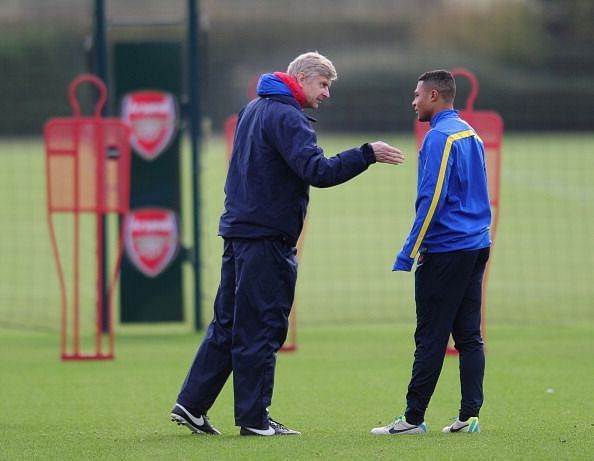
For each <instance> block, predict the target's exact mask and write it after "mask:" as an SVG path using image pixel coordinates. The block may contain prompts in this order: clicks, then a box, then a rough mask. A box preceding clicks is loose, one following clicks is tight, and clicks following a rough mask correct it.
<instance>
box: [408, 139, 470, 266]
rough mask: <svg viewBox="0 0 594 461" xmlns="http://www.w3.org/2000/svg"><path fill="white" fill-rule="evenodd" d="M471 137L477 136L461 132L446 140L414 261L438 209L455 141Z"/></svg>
mask: <svg viewBox="0 0 594 461" xmlns="http://www.w3.org/2000/svg"><path fill="white" fill-rule="evenodd" d="M470 136H476V134H475V132H474V131H473V130H466V131H460V132H459V133H455V134H452V135H450V136H448V139H447V140H446V143H445V146H444V148H443V154H442V155H441V165H440V166H439V174H438V175H437V184H436V185H435V192H434V193H433V198H432V199H431V205H429V211H428V212H427V216H425V220H424V221H423V225H422V226H421V230H420V231H419V235H418V236H417V240H416V241H415V244H414V246H413V249H412V251H411V253H410V257H411V258H413V259H414V257H415V256H416V255H417V253H418V251H419V248H420V246H421V243H422V242H423V240H424V239H425V234H426V233H427V229H428V228H429V223H430V222H431V220H432V219H433V214H434V213H435V208H437V203H438V202H439V197H440V196H441V190H442V189H443V182H444V180H445V174H446V170H447V167H448V159H449V158H450V152H451V150H452V144H453V143H454V141H458V140H460V139H464V138H468V137H470Z"/></svg>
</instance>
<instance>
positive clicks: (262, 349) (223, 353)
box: [177, 239, 297, 428]
mask: <svg viewBox="0 0 594 461" xmlns="http://www.w3.org/2000/svg"><path fill="white" fill-rule="evenodd" d="M296 281H297V259H296V249H295V248H294V247H292V246H289V245H287V244H286V243H285V242H283V241H281V240H256V239H254V240H251V239H225V241H224V251H223V258H222V266H221V283H220V285H219V288H218V292H217V295H216V299H215V303H214V318H213V320H212V322H211V323H210V325H209V327H208V330H207V331H206V334H205V336H204V339H203V341H202V344H201V345H200V347H199V349H198V352H197V353H196V357H195V358H194V361H193V363H192V366H191V367H190V370H189V372H188V375H187V377H186V379H185V381H184V383H183V386H182V389H181V391H180V393H179V396H178V398H177V402H178V403H179V404H181V405H183V406H184V407H186V408H187V409H188V410H190V411H191V412H193V413H195V414H201V413H202V414H206V413H207V411H208V410H209V409H210V407H211V406H212V405H213V403H214V401H215V399H216V398H217V396H218V395H219V393H220V391H221V389H222V388H223V385H224V384H225V382H226V381H227V378H228V377H229V375H230V374H231V372H233V391H234V399H235V424H236V425H237V426H248V427H256V428H259V427H262V428H265V427H268V411H267V408H268V407H269V406H270V404H271V401H272V390H273V386H274V369H275V365H276V352H277V351H278V350H279V349H280V348H281V346H282V345H283V343H284V341H285V339H286V337H287V332H288V317H289V313H290V311H291V306H292V305H293V298H294V293H295V284H296Z"/></svg>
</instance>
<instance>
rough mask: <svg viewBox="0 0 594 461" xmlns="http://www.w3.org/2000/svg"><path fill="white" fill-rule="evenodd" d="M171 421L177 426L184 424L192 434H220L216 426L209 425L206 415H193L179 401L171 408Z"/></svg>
mask: <svg viewBox="0 0 594 461" xmlns="http://www.w3.org/2000/svg"><path fill="white" fill-rule="evenodd" d="M171 421H173V422H174V423H177V425H178V426H182V425H183V426H186V427H187V428H188V429H190V430H191V431H192V432H193V433H194V434H210V435H221V433H220V432H219V430H218V429H217V428H216V427H214V426H211V425H210V422H209V421H208V417H207V416H206V415H198V416H194V415H193V414H192V413H190V412H189V411H188V410H186V409H185V408H184V407H183V406H181V405H180V404H179V403H176V404H175V406H174V407H173V409H172V410H171Z"/></svg>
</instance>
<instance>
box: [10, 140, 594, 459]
mask: <svg viewBox="0 0 594 461" xmlns="http://www.w3.org/2000/svg"><path fill="white" fill-rule="evenodd" d="M376 138H383V139H385V140H386V141H388V142H391V143H394V144H396V145H398V146H400V147H402V148H403V149H404V150H405V151H406V152H407V154H408V161H407V162H406V163H405V164H404V165H402V166H398V167H391V166H388V165H374V166H372V167H371V168H370V171H368V172H366V173H364V174H363V175H361V176H360V177H358V178H356V179H354V180H353V181H351V182H349V183H347V184H344V185H341V186H338V187H336V188H331V189H326V190H319V189H312V192H311V205H310V208H309V220H308V225H307V231H306V235H305V244H304V249H303V253H302V254H301V262H300V273H299V281H298V289H297V313H298V316H297V318H298V346H299V350H298V351H297V352H296V353H294V354H281V355H280V357H279V362H278V373H277V379H276V390H275V397H274V405H273V408H272V412H273V415H274V416H275V417H277V418H278V419H280V420H281V421H283V422H286V423H287V424H290V425H291V426H292V427H295V428H297V429H300V430H302V431H303V436H301V437H297V438H291V439H274V440H269V439H265V440H262V439H249V438H248V439H245V438H240V437H238V436H237V429H236V428H235V427H234V426H233V411H232V395H231V390H230V388H229V387H226V388H225V390H224V391H223V393H222V395H221V396H220V398H219V400H218V401H217V403H216V405H215V406H214V408H213V409H212V411H211V413H210V414H211V417H212V420H213V422H214V423H215V424H216V425H217V426H218V427H219V428H220V429H221V430H222V431H223V432H224V434H225V435H224V436H223V437H220V438H204V437H194V436H191V435H190V434H189V432H188V433H186V431H184V430H183V429H181V428H177V427H176V426H174V425H173V424H171V423H169V422H168V417H167V416H168V411H169V409H170V407H171V405H172V403H173V401H174V399H175V396H176V394H177V392H178V390H179V386H180V385H181V382H182V380H183V377H184V374H185V373H186V371H187V368H188V366H189V364H190V361H191V359H192V357H193V354H194V352H195V348H196V347H197V344H198V342H199V339H200V337H199V335H197V334H190V333H188V331H189V330H190V328H191V325H192V322H191V315H189V320H188V321H187V322H186V324H185V325H182V326H181V327H179V328H176V327H172V326H165V327H164V326H151V327H149V326H137V327H134V328H132V327H130V326H122V325H118V328H117V332H118V339H117V344H116V355H117V358H116V360H115V361H112V362H101V363H96V362H84V363H61V362H60V361H59V360H58V356H59V338H58V334H57V332H58V325H59V305H60V304H59V303H60V301H59V291H58V284H57V277H56V274H55V269H54V262H53V258H52V254H51V248H50V245H49V235H48V230H47V223H46V219H45V195H44V194H45V190H44V163H43V146H42V144H41V142H40V141H39V140H9V141H6V140H5V141H2V143H1V144H0V147H1V150H0V217H1V219H0V233H1V235H2V238H0V254H1V255H2V265H1V266H0V279H1V280H2V283H0V369H1V372H0V415H1V418H0V460H2V461H3V460H11V461H12V460H20V459H23V460H28V459H39V460H42V459H43V460H46V459H48V460H53V459H56V460H69V459H71V460H81V459H90V460H92V459H97V460H105V459H117V460H120V459H142V460H144V459H155V460H157V459H171V458H188V459H207V460H210V459H212V460H221V459H229V460H235V459H241V460H250V459H254V460H267V459H270V460H279V459H291V460H311V459H320V460H327V459H331V460H347V459H357V460H360V459H404V460H405V459H427V460H447V459H456V460H458V459H464V458H467V459H468V458H470V459H481V460H482V459H493V460H500V459H503V460H508V459H518V460H524V459H528V458H530V459H535V460H541V459H550V460H557V459H572V460H573V459H590V458H591V453H592V452H593V451H594V450H593V449H594V446H593V441H594V419H593V417H592V415H593V414H594V406H593V405H594V403H593V402H594V399H593V398H592V396H593V395H594V381H593V379H592V376H594V309H593V307H592V305H593V300H594V284H593V283H592V281H593V280H594V247H593V245H592V235H594V214H593V213H592V209H593V205H594V186H593V185H592V179H591V178H592V177H594V156H593V155H591V153H592V151H593V149H592V146H594V134H591V133H590V134H579V133H565V134H563V133H554V134H542V133H540V134H529V133H528V134H526V133H524V134H514V133H512V134H508V135H506V137H505V140H504V146H503V172H502V198H501V215H500V223H499V230H498V234H497V238H496V245H495V248H494V251H493V256H492V260H491V270H490V273H489V281H488V291H487V346H488V357H487V375H486V380H485V391H486V401H485V406H484V409H483V412H482V414H481V425H482V428H483V433H481V434H480V435H478V436H476V437H475V436H465V435H461V436H460V437H457V436H454V437H448V436H445V435H443V434H440V433H439V429H440V428H441V427H442V426H443V425H445V424H447V423H448V422H449V419H450V418H451V417H454V416H455V415H456V412H457V408H458V403H457V402H458V400H459V397H458V395H459V389H458V382H457V365H456V363H455V359H453V358H448V359H447V363H446V367H445V369H444V372H443V375H442V378H441V380H440V383H439V385H438V388H437V391H436V394H435V396H434V399H433V400H432V403H431V406H430V409H429V411H428V413H427V422H428V424H429V426H430V430H431V432H430V433H429V434H427V435H426V436H423V437H411V438H396V439H394V438H381V437H371V436H370V435H369V434H368V433H367V432H368V431H369V429H370V428H371V427H373V426H375V425H378V424H383V423H387V422H389V420H390V419H391V418H393V417H394V416H396V415H398V414H400V413H402V412H403V409H404V396H405V393H406V386H407V383H408V380H409V377H410V367H411V362H412V353H413V342H412V334H413V329H414V328H413V321H414V301H413V285H412V284H413V277H412V275H411V274H406V273H392V272H391V271H390V267H391V264H392V262H393V258H394V256H395V254H396V252H397V251H398V250H399V249H400V247H401V245H402V242H403V240H404V238H405V237H406V235H407V233H408V231H409V228H410V225H411V223H412V219H413V202H414V194H415V175H416V162H415V160H414V156H415V147H414V145H413V140H412V137H411V136H402V135H399V136H390V135H388V136H386V135H382V136H368V135H352V136H344V135H329V134H326V135H321V136H320V138H319V140H320V144H321V145H322V146H323V147H324V148H325V151H326V153H327V154H334V153H336V152H339V151H341V150H344V149H346V148H349V147H351V146H353V145H358V144H361V142H363V141H365V140H373V139H376ZM184 158H187V157H184ZM225 166H226V163H225V156H224V144H223V142H222V140H221V139H218V138H213V139H212V140H211V142H209V143H208V145H207V147H206V148H205V149H204V151H203V155H202V160H201V168H202V176H201V177H202V188H201V197H200V200H201V205H202V213H201V217H202V228H201V231H200V238H201V243H202V256H203V260H202V262H201V266H200V267H201V270H202V295H201V299H200V301H201V304H202V306H203V309H204V311H203V318H204V321H205V322H206V321H208V319H209V318H210V316H211V306H212V301H213V297H214V293H215V290H216V287H217V284H218V274H219V270H220V253H221V241H220V238H218V237H217V236H216V232H217V221H218V217H219V215H220V212H221V210H222V206H223V181H224V174H225ZM183 171H184V176H183V178H184V181H187V179H188V174H189V170H188V169H187V165H186V167H185V168H184V170H183ZM184 184H187V183H186V182H184ZM188 189H189V188H188V187H185V188H184V195H183V202H184V203H185V206H187V205H188V203H189V202H190V201H189V196H188V194H189V192H188ZM184 224H185V225H184V231H185V233H186V236H187V233H188V222H187V221H186V222H185V223H184ZM88 249H89V247H87V250H88ZM186 272H187V271H186ZM187 275H188V274H187V273H186V276H187ZM189 288H190V290H189V291H190V293H189V294H191V287H189ZM92 290H93V287H92V286H90V287H88V288H87V291H86V292H84V296H87V297H90V296H92ZM35 331H37V332H35ZM548 389H552V390H553V392H552V393H549V392H547V390H548Z"/></svg>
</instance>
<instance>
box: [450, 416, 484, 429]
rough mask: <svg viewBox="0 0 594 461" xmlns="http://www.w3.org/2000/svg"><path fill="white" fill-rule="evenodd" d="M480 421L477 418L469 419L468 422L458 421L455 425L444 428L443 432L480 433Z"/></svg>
mask: <svg viewBox="0 0 594 461" xmlns="http://www.w3.org/2000/svg"><path fill="white" fill-rule="evenodd" d="M480 431H481V427H480V426H479V419H478V417H477V416H473V417H472V418H468V419H467V420H466V421H460V420H459V419H457V420H456V421H454V424H451V425H449V426H446V427H444V428H443V429H442V430H441V432H480Z"/></svg>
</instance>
